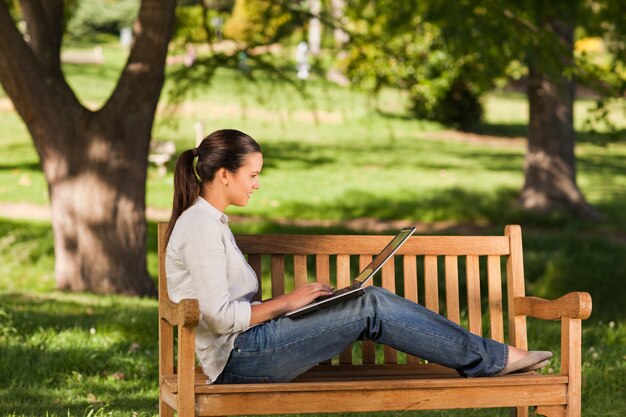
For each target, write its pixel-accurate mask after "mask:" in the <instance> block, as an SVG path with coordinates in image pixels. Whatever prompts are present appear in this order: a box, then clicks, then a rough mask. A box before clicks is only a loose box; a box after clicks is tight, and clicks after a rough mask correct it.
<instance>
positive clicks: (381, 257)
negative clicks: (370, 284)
mask: <svg viewBox="0 0 626 417" xmlns="http://www.w3.org/2000/svg"><path fill="white" fill-rule="evenodd" d="M414 231H415V227H405V228H404V229H402V230H401V231H400V233H398V235H397V236H396V237H394V238H393V240H392V241H391V242H389V243H388V244H387V246H385V247H384V248H383V250H382V251H380V253H379V254H378V255H376V257H374V259H372V262H370V263H369V264H368V265H367V266H366V267H365V268H363V271H361V273H360V274H359V276H357V277H356V279H355V280H354V281H353V284H356V283H357V281H358V282H359V283H363V280H366V279H367V278H369V277H370V276H372V275H373V274H374V273H376V272H377V271H378V270H379V269H380V267H381V266H382V265H383V264H384V263H385V261H386V260H387V258H389V257H390V256H392V255H393V254H394V253H395V252H396V250H398V248H399V247H400V245H402V243H403V242H404V241H405V240H407V239H408V238H409V236H411V235H412V234H413V232H414Z"/></svg>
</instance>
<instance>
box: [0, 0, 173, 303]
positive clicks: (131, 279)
mask: <svg viewBox="0 0 626 417" xmlns="http://www.w3.org/2000/svg"><path fill="white" fill-rule="evenodd" d="M71 3H73V2H67V3H65V2H63V1H62V0H20V1H19V6H20V7H19V12H20V13H21V16H22V17H23V19H24V21H25V22H26V34H25V36H23V35H22V33H20V31H18V29H17V27H16V22H15V19H14V17H15V16H12V15H11V11H10V8H9V5H8V3H7V1H6V0H0V83H1V84H2V87H3V88H4V90H5V92H6V93H7V95H8V96H9V98H10V99H11V101H12V102H13V104H14V106H15V109H16V110H17V112H18V113H19V115H20V117H21V118H22V119H23V120H24V122H25V124H26V127H27V128H28V130H29V132H30V134H31V136H32V140H33V143H34V145H35V148H36V150H37V153H38V155H39V161H40V164H41V167H42V169H43V172H44V175H45V177H46V180H47V182H48V192H49V196H50V204H51V210H52V227H53V229H54V243H55V245H54V246H55V272H56V280H57V287H58V288H60V289H64V290H72V291H93V292H99V293H125V294H136V295H150V294H155V288H154V284H153V282H152V280H151V279H150V277H149V275H148V273H147V270H146V219H145V186H146V173H147V164H148V158H147V157H148V149H149V143H150V137H151V130H152V124H153V120H154V114H155V111H156V106H157V102H158V99H159V95H160V92H161V88H162V86H163V82H164V66H165V57H166V54H167V48H168V41H169V39H170V34H171V32H172V26H173V21H174V10H175V7H176V0H142V1H141V5H140V7H139V12H138V16H137V19H136V20H135V24H134V41H133V45H132V47H131V50H130V54H129V57H128V61H127V62H126V65H125V66H124V68H123V70H122V72H121V75H120V77H119V80H118V82H117V85H116V87H115V89H114V90H113V92H112V94H111V96H110V97H109V99H108V100H107V101H106V103H105V104H104V105H103V106H102V107H101V108H100V109H99V110H97V111H91V110H89V109H87V108H85V107H84V106H83V105H82V104H81V103H80V102H79V100H78V98H77V97H76V95H75V94H74V92H73V91H72V89H71V88H70V86H69V85H68V83H67V81H66V79H65V76H64V73H63V68H62V66H61V60H60V51H61V43H62V38H63V34H64V28H65V24H66V19H65V16H66V12H67V9H66V6H67V5H68V4H71ZM16 10H17V9H13V12H14V13H15V12H16Z"/></svg>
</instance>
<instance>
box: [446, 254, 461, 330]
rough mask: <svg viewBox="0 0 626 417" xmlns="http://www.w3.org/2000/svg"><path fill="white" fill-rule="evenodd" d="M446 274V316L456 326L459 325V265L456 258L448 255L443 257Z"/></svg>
mask: <svg viewBox="0 0 626 417" xmlns="http://www.w3.org/2000/svg"><path fill="white" fill-rule="evenodd" d="M445 273H446V316H447V317H448V320H450V321H453V322H454V323H456V324H460V323H461V313H460V302H459V265H458V257H457V256H454V255H448V256H446V257H445Z"/></svg>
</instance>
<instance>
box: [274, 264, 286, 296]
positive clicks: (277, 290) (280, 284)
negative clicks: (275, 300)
mask: <svg viewBox="0 0 626 417" xmlns="http://www.w3.org/2000/svg"><path fill="white" fill-rule="evenodd" d="M271 265H272V267H271V268H272V297H278V296H279V295H283V294H284V293H285V256H284V255H272V256H271Z"/></svg>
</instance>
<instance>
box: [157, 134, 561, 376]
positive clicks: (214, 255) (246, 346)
mask: <svg viewBox="0 0 626 417" xmlns="http://www.w3.org/2000/svg"><path fill="white" fill-rule="evenodd" d="M196 158H197V162H196V165H195V169H194V160H195V159H196ZM262 166H263V156H262V154H261V148H260V147H259V145H258V144H257V143H256V142H255V141H254V139H252V138H251V137H250V136H248V135H246V134H244V133H242V132H239V131H237V130H218V131H216V132H213V133H211V134H210V135H209V136H207V137H206V138H205V139H204V140H203V141H202V143H201V144H200V146H198V148H194V149H190V150H187V151H185V152H183V153H182V154H181V155H180V157H179V159H178V162H177V164H176V171H175V173H174V206H173V210H172V217H171V219H170V223H169V228H168V232H167V239H168V244H167V249H166V251H167V254H166V272H167V286H168V287H167V288H168V292H169V295H170V298H171V299H172V300H173V301H174V302H179V301H180V300H182V299H184V298H197V299H198V300H199V304H200V312H201V319H200V323H199V325H198V328H197V332H196V354H197V356H198V359H199V362H200V364H201V366H202V368H203V370H204V372H205V374H206V375H207V377H208V378H209V382H211V383H213V382H216V383H255V382H256V383H258V382H286V381H290V380H292V379H293V378H295V377H296V376H298V375H300V374H301V373H303V372H304V371H306V370H307V369H309V368H311V367H312V366H314V365H315V364H317V363H319V362H322V361H324V360H327V359H329V358H332V357H333V356H335V355H336V354H338V353H339V352H341V351H342V350H344V349H345V348H346V347H347V346H348V345H349V344H351V343H352V342H354V341H356V340H363V339H368V340H373V341H375V342H378V343H384V344H386V345H389V346H391V347H393V348H395V349H398V350H401V351H404V352H407V353H409V354H412V355H415V356H419V357H421V358H425V359H427V360H429V361H432V362H436V363H439V364H442V365H445V366H447V367H450V368H453V369H456V370H457V371H458V372H459V373H460V374H461V375H464V376H469V377H478V376H496V375H505V374H508V373H511V372H520V371H530V370H535V369H539V368H540V367H542V366H545V365H546V364H547V360H548V359H549V358H551V357H552V353H550V352H526V351H524V350H520V349H517V348H514V347H512V346H507V345H504V344H501V343H498V342H496V341H493V340H490V339H485V338H482V337H480V336H477V335H474V334H472V333H470V332H468V331H467V330H465V329H464V328H462V327H460V326H458V325H456V324H455V323H453V322H451V321H449V320H447V319H446V318H444V317H443V316H440V315H439V314H436V313H434V312H432V311H430V310H428V309H426V308H424V307H422V306H421V305H419V304H415V303H413V302H411V301H408V300H406V299H404V298H402V297H399V296H397V295H395V294H393V293H391V292H389V291H387V290H385V289H382V288H377V287H373V286H371V287H367V289H366V290H365V293H364V294H363V295H362V296H361V297H358V298H356V299H351V300H347V301H345V302H343V303H340V304H338V305H335V306H332V307H329V308H326V309H322V310H319V311H317V312H315V313H311V314H308V315H305V316H304V317H302V318H300V319H298V320H292V319H289V318H285V317H281V316H282V315H283V314H284V313H286V312H288V311H291V310H294V309H296V308H299V307H301V306H304V305H306V304H309V303H310V302H312V301H313V300H315V299H316V298H317V297H320V296H325V295H330V294H331V288H329V287H328V286H327V285H325V284H322V283H314V284H306V285H303V286H300V287H298V288H296V289H295V290H294V291H292V292H291V293H289V294H285V295H283V296H281V297H277V298H274V299H271V300H267V301H265V302H262V303H251V302H250V300H251V299H252V297H253V296H254V294H255V293H256V291H257V289H258V287H257V277H256V276H255V273H254V271H253V270H252V268H251V267H250V266H249V265H248V264H247V262H246V261H245V258H244V257H243V255H242V253H241V252H240V251H239V249H238V248H237V245H236V243H235V239H234V237H233V235H232V233H231V231H230V229H229V227H228V217H227V216H226V215H225V214H224V212H225V211H226V209H227V208H228V207H229V206H231V205H235V206H240V207H242V206H245V205H247V204H248V200H249V199H250V197H251V196H252V194H253V193H254V192H255V191H256V190H258V189H259V180H258V178H259V174H260V172H261V168H262Z"/></svg>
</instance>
